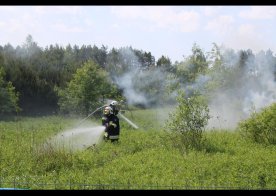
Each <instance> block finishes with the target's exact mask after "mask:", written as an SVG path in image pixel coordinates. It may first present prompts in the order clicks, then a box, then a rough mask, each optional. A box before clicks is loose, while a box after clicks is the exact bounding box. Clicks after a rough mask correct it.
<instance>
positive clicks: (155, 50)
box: [0, 5, 276, 62]
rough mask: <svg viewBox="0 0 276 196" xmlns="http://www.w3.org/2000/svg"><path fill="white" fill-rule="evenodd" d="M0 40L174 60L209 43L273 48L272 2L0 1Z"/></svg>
mask: <svg viewBox="0 0 276 196" xmlns="http://www.w3.org/2000/svg"><path fill="white" fill-rule="evenodd" d="M0 29H1V30H0V45H1V46H4V45H5V44H7V43H10V44H11V45H13V46H14V47H16V46H18V45H20V46H22V45H23V43H24V42H25V40H26V37H27V35H29V34H30V35H32V37H33V40H34V41H35V42H37V43H38V45H39V46H40V47H43V48H45V47H46V46H49V45H50V44H53V45H54V44H59V45H60V46H64V47H65V46H66V45H68V44H69V43H70V44H71V45H75V44H76V45H78V46H80V47H81V46H82V45H92V46H93V45H96V46H98V47H101V46H102V45H104V46H107V47H108V49H111V48H112V47H115V48H120V47H125V46H132V48H134V49H138V50H143V51H146V52H151V53H152V55H153V56H154V57H155V59H156V60H157V59H158V58H160V57H161V56H162V55H164V56H167V57H169V58H170V59H171V60H172V62H175V61H181V60H183V56H188V55H190V54H191V48H192V46H193V44H194V43H197V44H198V45H199V46H200V47H201V48H202V49H203V51H204V52H208V51H210V50H211V47H212V43H214V42H215V43H217V44H218V45H222V44H223V45H224V46H226V47H229V48H232V49H234V50H240V49H243V50H247V49H251V50H253V52H258V51H260V50H268V49H271V50H272V51H273V52H274V53H275V52H276V6H107V5H106V6H88V5H87V6H0Z"/></svg>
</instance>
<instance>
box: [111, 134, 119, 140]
mask: <svg viewBox="0 0 276 196" xmlns="http://www.w3.org/2000/svg"><path fill="white" fill-rule="evenodd" d="M109 139H119V135H110V136H109Z"/></svg>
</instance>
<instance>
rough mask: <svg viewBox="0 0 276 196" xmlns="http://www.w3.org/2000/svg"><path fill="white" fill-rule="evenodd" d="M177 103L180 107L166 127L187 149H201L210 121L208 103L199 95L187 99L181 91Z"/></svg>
mask: <svg viewBox="0 0 276 196" xmlns="http://www.w3.org/2000/svg"><path fill="white" fill-rule="evenodd" d="M177 102H178V106H177V108H176V110H175V111H174V112H173V113H170V115H169V120H168V121H167V122H166V125H165V127H166V129H167V130H170V131H172V133H174V134H175V133H176V135H175V136H179V139H180V141H181V142H182V143H183V145H184V147H185V149H188V148H200V146H201V143H202V141H203V131H204V127H205V126H206V125H207V123H208V120H209V119H210V116H209V108H208V105H207V102H206V100H205V99H204V97H203V96H201V95H199V94H195V95H194V96H192V97H190V98H187V97H185V93H184V92H182V91H179V95H178V97H177Z"/></svg>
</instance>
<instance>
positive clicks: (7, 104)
mask: <svg viewBox="0 0 276 196" xmlns="http://www.w3.org/2000/svg"><path fill="white" fill-rule="evenodd" d="M4 78H5V71H4V69H3V68H2V67H0V115H2V114H7V113H12V112H16V113H18V112H19V111H20V110H21V109H20V107H19V106H18V101H19V93H18V92H16V91H15V87H14V86H13V85H12V83H11V82H6V81H5V80H4Z"/></svg>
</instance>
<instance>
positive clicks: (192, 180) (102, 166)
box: [0, 110, 276, 190]
mask: <svg viewBox="0 0 276 196" xmlns="http://www.w3.org/2000/svg"><path fill="white" fill-rule="evenodd" d="M160 113H161V112H160V111H158V110H136V111H132V112H129V111H127V112H125V113H124V115H125V116H126V117H127V118H129V119H130V120H131V121H133V122H134V123H135V124H136V125H138V127H139V128H138V129H134V128H133V127H132V126H130V125H129V124H128V123H127V122H126V121H124V120H121V121H120V123H121V134H120V141H119V143H117V144H112V143H110V142H100V143H98V144H97V145H95V146H94V145H91V146H90V147H87V148H85V149H81V150H77V151H70V150H68V149H65V148H64V149H63V148H55V146H53V145H52V144H47V142H46V141H47V140H48V139H49V138H51V137H53V136H54V135H56V134H58V133H61V132H63V131H64V130H67V129H71V128H72V127H74V126H75V125H76V124H77V123H78V122H79V120H80V119H72V118H65V117H61V116H48V117H39V118H31V117H17V118H15V119H13V120H10V121H8V120H6V121H0V144H1V146H0V188H1V187H2V188H9V187H13V188H23V189H32V190H33V189H66V190H67V189H68V190H69V189H181V190H182V189H203V190H204V189H225V190H229V189H276V147H275V146H274V145H261V144H256V143H253V142H251V141H249V140H247V139H246V138H243V137H241V136H240V134H239V133H238V132H237V131H235V130H212V131H207V132H204V137H205V146H204V148H203V149H201V150H189V151H187V150H183V148H182V147H181V145H176V143H175V141H174V140H172V139H171V137H170V136H169V135H168V133H167V132H164V131H163V128H162V125H163V123H164V122H165V119H166V118H167V115H166V114H167V113H165V114H160ZM88 121H93V124H95V125H97V124H100V119H95V118H94V119H89V120H88ZM99 141H100V140H99Z"/></svg>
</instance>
